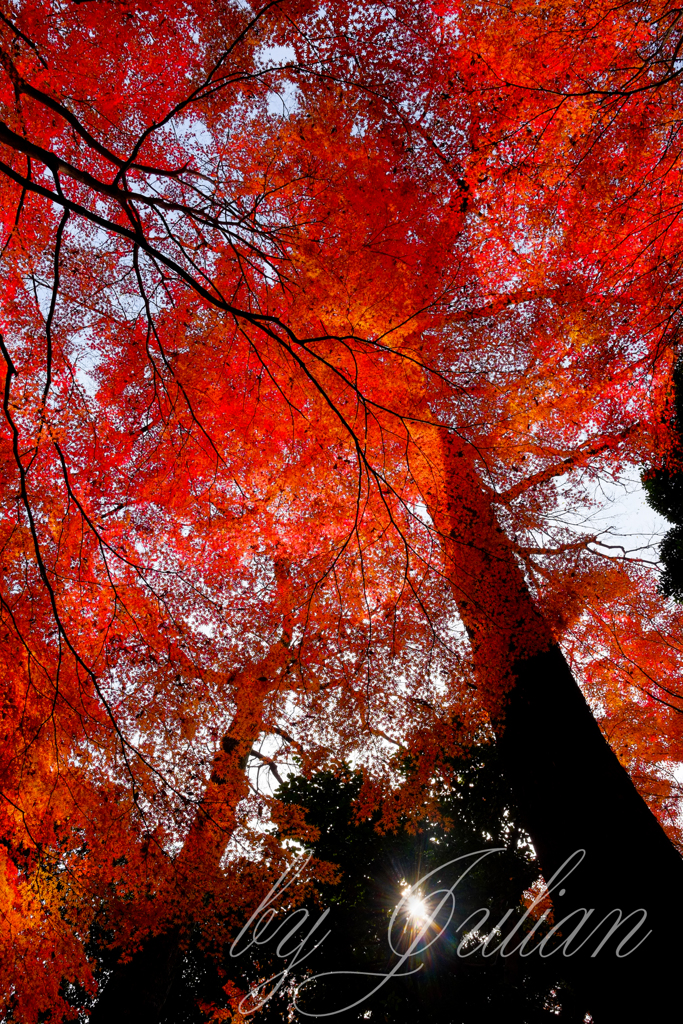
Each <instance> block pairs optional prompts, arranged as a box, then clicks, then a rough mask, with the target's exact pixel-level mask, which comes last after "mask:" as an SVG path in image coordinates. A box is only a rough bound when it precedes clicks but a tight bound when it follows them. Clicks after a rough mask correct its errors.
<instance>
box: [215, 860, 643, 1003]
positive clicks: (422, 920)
mask: <svg viewBox="0 0 683 1024" xmlns="http://www.w3.org/2000/svg"><path fill="white" fill-rule="evenodd" d="M504 849H505V848H504V847H493V848H491V849H487V850H475V851H474V852H473V853H467V854H463V855H462V856H460V857H455V858H454V859H453V860H449V861H446V863H445V864H441V865H439V867H437V868H434V869H433V870H432V871H430V872H429V873H428V874H426V875H424V876H423V877H422V878H420V879H418V881H417V882H415V884H414V885H413V886H411V887H410V888H409V889H408V890H406V891H405V892H404V893H403V896H402V899H401V900H400V902H399V903H398V905H397V906H396V908H395V910H394V912H393V914H392V915H391V919H390V921H389V925H388V928H387V941H388V944H389V949H390V950H391V952H392V953H393V954H395V956H396V957H397V961H396V963H395V964H394V966H393V967H392V968H391V970H389V971H387V972H385V973H371V972H360V971H325V972H323V973H320V974H315V975H313V976H309V977H307V978H305V979H304V980H303V981H302V982H301V983H300V984H299V985H298V986H297V988H296V990H295V993H294V1003H293V1008H294V1009H296V1010H297V1012H298V1013H300V1014H301V1015H302V1016H304V1017H332V1016H335V1015H336V1014H339V1013H344V1012H345V1011H347V1010H351V1009H353V1008H354V1007H356V1006H359V1005H361V1004H362V1003H364V1002H366V1000H367V999H369V998H370V996H372V995H374V993H375V992H377V991H379V989H380V988H382V987H383V986H384V985H386V983H387V982H388V981H389V980H390V979H391V978H394V977H406V976H407V975H410V974H415V973H416V972H417V971H419V970H421V969H422V966H423V965H422V963H420V964H418V965H417V966H416V967H407V968H406V966H405V965H406V964H407V961H408V960H409V959H410V958H411V957H415V956H417V955H419V954H421V953H424V952H425V951H426V950H427V949H429V948H430V946H433V945H434V944H435V943H436V942H438V941H439V939H440V938H441V936H442V935H443V933H444V932H445V931H446V929H447V928H448V926H449V924H450V922H451V920H452V918H453V915H454V913H455V910H456V896H455V893H456V890H457V888H458V886H459V885H460V883H461V882H462V880H463V879H464V878H465V877H466V876H467V875H468V874H469V872H470V871H472V869H473V868H475V867H476V866H477V864H479V863H480V862H481V861H482V860H484V859H485V858H486V857H490V856H492V855H493V854H495V853H502V852H504ZM585 856H586V851H585V850H576V851H575V853H573V854H572V855H571V856H570V857H568V858H567V859H566V860H565V862H564V863H563V864H562V865H561V867H560V868H558V870H557V871H556V872H555V874H554V875H553V876H552V878H551V879H550V881H549V882H548V884H547V886H546V890H545V892H543V893H540V894H539V895H538V896H537V898H536V899H535V900H534V902H533V903H531V904H530V905H529V906H527V908H526V911H525V913H524V915H522V916H521V917H520V918H519V920H518V921H517V923H516V924H515V925H514V926H513V927H512V928H511V929H510V931H509V932H508V933H507V934H506V935H505V936H503V931H502V929H503V926H504V925H505V923H506V921H507V920H508V919H509V918H510V917H511V916H512V915H513V914H515V913H516V910H515V909H510V910H507V911H506V912H505V914H504V915H503V917H502V918H501V919H500V920H499V921H498V922H497V923H496V924H495V925H493V926H492V927H491V926H490V925H489V918H490V911H489V910H487V909H486V908H485V907H482V908H480V909H479V910H475V911H473V913H471V914H470V915H469V916H468V917H467V918H466V919H465V920H464V921H463V922H462V923H461V924H460V925H458V927H457V928H456V929H455V931H456V932H462V938H461V940H460V942H459V945H458V947H457V950H456V955H457V956H458V957H461V958H465V957H471V956H474V955H475V954H479V955H480V956H483V957H491V956H494V955H495V956H501V957H509V956H513V955H515V954H516V955H519V956H531V955H532V954H534V953H537V954H538V955H539V956H541V957H549V956H554V955H556V954H557V953H559V952H561V953H562V955H563V956H565V957H571V956H574V955H575V954H576V953H578V952H579V950H581V949H583V948H584V947H586V946H587V944H588V943H589V942H590V940H591V939H592V938H593V937H594V936H596V934H598V933H600V932H601V930H602V929H603V928H604V926H606V925H607V926H608V928H607V931H606V933H605V934H603V935H602V937H601V938H600V939H599V941H597V940H596V943H595V948H594V949H593V950H592V952H591V953H590V956H591V957H595V956H597V955H598V954H599V953H600V952H601V950H603V949H604V948H605V946H606V944H607V943H608V942H609V940H610V939H611V938H612V937H613V936H615V937H616V934H617V931H619V929H621V928H622V925H626V926H628V924H629V922H631V921H632V919H633V918H636V919H637V920H636V923H635V924H632V926H631V927H630V928H629V930H628V931H627V932H626V934H623V931H622V932H621V934H620V935H619V941H618V943H617V946H616V950H615V953H616V956H617V957H620V958H623V957H626V956H629V955H630V954H631V953H633V952H635V950H636V949H638V947H639V946H641V945H642V944H643V942H645V940H646V939H647V938H648V936H649V935H650V934H651V931H648V932H647V933H646V934H645V935H639V936H638V937H637V938H638V941H635V938H636V933H637V932H639V931H640V929H641V928H642V927H643V926H644V925H645V922H646V919H647V911H646V910H644V909H643V908H639V909H637V910H633V911H631V913H629V914H626V915H624V914H623V913H622V911H621V910H619V909H614V910H611V911H609V912H608V913H607V914H606V915H605V916H604V917H602V918H601V919H600V920H599V921H598V922H597V924H596V923H595V921H594V920H593V921H590V919H591V918H592V917H593V915H594V913H595V910H593V909H589V908H583V907H582V908H578V909H576V910H573V911H572V912H571V913H569V914H567V915H566V917H563V918H562V919H561V920H560V921H557V922H555V923H553V925H552V927H551V928H550V929H549V930H548V931H547V933H546V934H545V935H544V936H543V938H542V939H541V940H540V942H538V943H535V942H534V940H535V935H536V932H537V931H538V929H539V928H540V927H541V925H542V924H543V923H544V922H545V921H546V919H547V918H548V916H549V914H550V913H551V911H550V910H546V911H544V912H543V913H542V914H540V915H539V916H538V917H537V919H536V920H535V921H534V924H533V925H532V926H531V928H529V929H528V930H524V928H525V923H527V922H528V921H529V919H530V918H532V919H533V918H534V917H535V914H534V910H535V908H536V906H537V905H538V903H539V902H540V901H541V900H543V899H544V898H545V897H546V895H547V894H548V893H551V892H553V891H557V895H558V896H563V895H564V893H565V892H566V890H565V889H564V888H560V887H561V886H562V883H563V882H565V881H566V879H567V878H568V877H569V875H571V873H572V872H573V871H574V870H575V869H576V868H577V867H578V866H579V864H580V863H581V861H582V860H583V859H584V857H585ZM310 858H311V854H310V853H307V854H305V855H304V856H303V857H301V858H300V859H299V860H298V861H296V862H295V863H294V864H292V865H290V866H289V867H288V868H287V869H286V870H285V871H284V872H283V873H282V875H281V876H280V878H279V879H278V880H277V882H276V883H275V884H274V885H273V887H272V888H271V889H270V891H269V893H268V895H267V896H266V897H265V898H264V899H263V900H262V901H261V903H260V904H259V906H258V907H257V908H256V910H255V911H254V913H253V914H252V915H251V917H250V918H249V920H248V921H247V923H246V924H245V926H244V927H243V928H242V930H241V931H240V933H239V935H238V936H237V938H236V939H235V941H234V942H233V944H232V946H231V947H230V956H231V957H240V956H243V955H244V954H245V953H246V952H248V950H249V949H251V948H252V947H257V946H265V945H266V944H268V945H270V944H271V943H276V945H275V955H276V956H277V957H278V959H281V960H283V961H284V966H283V969H282V970H281V971H278V972H277V973H276V974H274V975H272V976H271V977H270V978H267V979H266V980H265V981H262V982H260V983H259V984H258V985H257V986H255V987H253V988H252V989H251V990H250V991H249V993H248V994H247V995H246V996H245V997H244V998H243V999H242V1001H241V1003H240V1005H239V1012H240V1013H241V1014H243V1015H248V1014H251V1013H255V1012H256V1011H257V1010H259V1009H260V1008H261V1007H262V1006H264V1005H265V1003H267V1002H268V1000H269V999H271V998H272V997H273V996H274V995H275V994H276V992H278V991H279V990H280V989H281V987H282V986H283V985H284V984H285V982H286V981H287V979H288V977H289V976H290V975H291V974H292V971H293V970H294V968H295V967H297V966H298V965H299V964H301V963H302V962H303V961H304V960H306V959H307V958H308V957H309V956H310V955H311V954H312V953H313V952H314V951H315V950H316V949H318V948H319V946H321V945H322V943H323V942H324V941H325V939H326V938H327V936H328V935H329V934H330V931H329V930H328V931H326V932H325V933H324V934H323V935H321V934H320V932H321V928H322V925H323V924H324V922H325V921H326V920H327V918H328V916H329V913H330V911H329V909H327V910H324V911H323V912H322V913H321V914H320V916H319V917H318V918H317V920H316V921H314V922H313V923H312V925H311V926H310V927H309V928H308V930H307V931H304V930H303V929H304V926H308V923H309V921H310V918H311V914H310V913H309V911H308V910H306V909H305V908H303V907H302V908H299V909H297V910H293V911H291V912H290V913H289V914H288V915H287V916H286V917H285V918H284V919H282V920H280V921H276V918H277V916H278V909H277V908H276V906H275V904H276V902H277V901H278V900H279V899H280V898H281V897H282V895H283V893H284V892H285V891H286V890H287V889H288V888H289V887H290V886H291V885H292V883H293V882H294V881H295V880H296V878H297V877H298V876H299V875H300V874H301V871H302V870H303V869H304V867H305V866H306V865H307V864H308V861H309V860H310ZM456 864H457V865H459V866H460V868H459V869H460V874H459V875H458V877H457V878H456V880H455V881H454V882H453V884H452V885H450V886H448V887H446V888H443V887H441V888H436V889H434V890H432V891H431V892H427V886H428V883H429V882H430V881H432V880H433V879H434V876H435V875H439V876H441V875H443V873H444V871H445V869H447V868H452V867H453V865H456ZM463 869H464V870H463ZM418 895H419V898H420V902H421V905H422V906H423V907H424V912H423V913H422V914H421V915H420V917H419V920H418V921H417V922H416V923H415V927H414V928H413V929H412V930H411V932H410V936H409V937H410V941H409V943H408V945H407V946H406V948H405V949H401V948H399V947H400V943H399V942H397V941H396V929H397V923H398V922H399V921H401V920H403V919H404V918H405V916H406V911H407V909H408V907H409V906H410V903H411V901H412V900H414V899H415V898H416V897H417V896H418ZM612 918H614V920H612ZM589 921H590V925H589ZM271 925H273V927H272V928H271ZM485 926H487V927H489V930H488V931H487V933H486V934H482V929H483V928H484V927H485ZM586 926H588V930H587V931H584V929H585V928H586ZM401 931H402V934H403V932H404V929H401ZM520 933H521V935H520ZM558 936H561V938H562V941H561V942H559V943H558V942H555V941H554V940H555V939H556V937H558ZM631 940H634V942H632V943H631V945H630V947H629V942H630V941H631ZM589 948H590V947H589ZM349 976H354V977H364V978H368V979H369V987H368V991H367V992H365V993H364V995H363V996H362V997H361V998H360V999H356V1000H355V1001H354V1002H352V1003H345V1004H344V1005H343V1006H339V1007H337V1008H336V1009H334V1010H328V1011H327V1012H325V1013H311V1012H309V1011H306V1010H304V1009H302V1007H301V1006H300V1005H299V997H300V995H301V992H302V990H303V989H304V988H306V987H307V986H308V985H311V984H313V982H316V981H320V980H321V979H322V978H339V979H342V978H348V977H349ZM342 991H343V990H342Z"/></svg>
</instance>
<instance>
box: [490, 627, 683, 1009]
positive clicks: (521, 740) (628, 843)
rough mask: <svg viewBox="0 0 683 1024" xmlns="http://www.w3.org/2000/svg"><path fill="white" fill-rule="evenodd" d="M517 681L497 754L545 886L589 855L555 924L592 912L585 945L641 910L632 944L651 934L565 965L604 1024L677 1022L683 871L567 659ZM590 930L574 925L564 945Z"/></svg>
mask: <svg viewBox="0 0 683 1024" xmlns="http://www.w3.org/2000/svg"><path fill="white" fill-rule="evenodd" d="M516 677H517V683H516V686H515V687H514V689H513V691H512V692H511V694H510V697H509V703H508V707H507V714H506V718H505V727H504V729H503V730H502V732H501V735H500V738H499V747H500V751H501V755H502V758H503V764H504V768H505V772H506V775H507V777H508V779H509V780H510V783H511V785H512V788H513V792H514V794H515V798H516V800H517V804H518V806H519V809H520V814H521V816H522V821H523V823H524V825H525V827H526V829H527V831H528V832H529V834H530V835H531V837H532V841H533V843H534V846H535V848H536V852H537V854H538V858H539V861H540V863H541V866H542V870H543V873H544V877H545V878H546V880H548V879H550V878H551V877H552V875H553V874H554V873H555V872H556V871H558V869H559V868H560V867H561V865H562V864H563V862H564V861H565V860H566V858H567V857H569V856H570V855H571V854H572V853H574V852H575V851H577V850H580V849H582V850H585V851H586V856H585V859H584V860H583V861H582V862H581V864H580V865H579V866H578V867H577V868H576V869H575V870H574V871H572V872H571V874H570V875H569V876H568V877H567V879H566V881H565V882H564V883H563V884H562V885H561V886H558V887H557V888H556V891H555V893H554V894H553V897H552V899H553V905H554V914H555V921H556V922H559V921H560V920H561V919H562V918H565V917H566V915H568V914H570V913H571V912H572V910H576V909H577V908H579V907H585V908H588V909H590V908H595V913H594V914H593V916H592V918H590V919H589V921H587V922H586V924H585V925H584V927H583V929H582V931H581V932H580V933H579V936H583V937H587V936H588V935H589V934H590V932H591V931H592V929H593V928H594V927H595V926H596V924H597V923H598V922H599V921H601V920H602V919H604V917H605V916H606V915H607V914H609V913H610V911H613V910H615V909H619V910H621V911H622V913H623V914H624V916H625V915H627V914H629V913H631V912H632V911H634V910H637V909H638V908H641V907H642V908H645V910H646V911H647V921H646V923H645V925H644V926H643V927H641V929H640V930H639V931H638V932H637V933H636V934H635V935H634V937H633V940H632V943H633V944H635V943H637V941H638V939H639V938H640V937H643V936H644V935H645V934H646V933H647V932H648V931H650V929H651V931H652V934H651V935H650V936H649V938H647V940H646V941H645V942H644V943H643V945H642V946H640V947H639V948H638V949H635V951H634V952H632V953H631V954H630V955H628V956H625V957H623V958H619V957H617V955H616V949H617V946H618V944H619V942H620V940H621V939H623V938H625V936H626V935H627V933H628V931H629V930H630V927H632V925H633V924H635V923H637V918H634V919H633V921H632V924H631V925H626V924H622V925H621V926H620V928H619V931H618V932H617V933H616V934H615V937H613V938H612V939H611V940H610V941H609V942H608V943H607V944H606V945H605V947H604V948H603V949H602V950H601V951H600V952H599V953H597V955H596V956H591V954H592V953H593V952H594V951H595V950H596V948H597V946H598V944H599V939H600V938H601V937H602V936H603V935H606V933H607V931H608V928H607V927H605V928H604V929H603V930H602V932H600V933H596V938H595V940H591V941H588V942H587V944H586V946H585V950H584V951H580V952H578V953H577V954H576V955H575V956H573V957H570V958H564V957H563V955H562V953H559V954H556V955H557V957H558V958H561V959H562V961H563V963H562V968H563V969H564V967H565V966H567V965H568V966H569V967H570V972H571V974H572V976H573V978H574V980H575V982H576V984H577V987H578V988H579V989H580V990H581V991H583V992H584V993H585V995H586V998H587V1000H588V1004H589V1006H590V1009H591V1012H592V1014H593V1016H594V1019H595V1021H596V1024H603V1022H604V1024H611V1022H615V1024H617V1022H618V1024H628V1022H631V1021H632V1022H634V1024H636V1022H638V1024H642V1022H643V1021H646V1020H653V1021H654V1020H665V1019H668V1018H669V1014H670V1010H669V1007H670V1006H671V999H672V996H674V997H675V993H674V992H673V985H674V982H675V979H676V977H677V976H678V975H679V974H680V964H681V957H682V954H683V942H682V939H681V931H680V925H679V922H680V920H681V917H680V912H681V910H683V860H682V859H681V857H680V856H679V854H678V852H677V850H676V849H675V848H674V846H673V845H672V843H671V842H670V841H669V839H668V837H667V836H666V834H665V832H664V831H663V830H662V828H661V826H660V825H659V822H658V821H657V820H656V818H655V816H654V815H653V814H652V812H651V811H650V809H649V808H648V806H647V805H646V804H645V802H644V801H643V799H642V798H641V797H640V795H639V794H638V793H637V791H636V789H635V787H634V786H633V783H632V782H631V779H630V778H629V776H628V774H627V772H626V771H625V770H624V769H623V768H622V766H621V764H620V763H619V761H618V760H617V757H616V756H615V754H614V753H613V752H612V750H611V749H610V747H609V746H608V744H607V742H606V741H605V739H604V737H603V736H602V733H601V732H600V729H599V728H598V725H597V723H596V722H595V719H594V718H593V715H592V714H591V711H590V709H589V707H588V705H587V704H586V701H585V700H584V697H583V695H582V693H581V691H580V690H579V687H578V686H577V684H576V682H575V681H574V679H573V677H572V675H571V672H570V670H569V668H568V666H567V664H566V662H565V660H564V658H563V656H562V653H561V651H560V650H559V649H558V648H557V647H553V648H552V649H551V650H549V651H547V652H545V653H542V654H538V655H536V656H535V657H534V658H532V659H529V660H528V661H526V662H525V663H522V664H520V665H518V666H516ZM562 888H564V889H565V890H566V892H565V895H564V896H559V895H558V892H559V891H561V889H562ZM581 920H582V915H577V917H575V918H574V919H573V922H569V923H568V925H567V927H566V928H564V929H562V931H563V937H564V936H568V935H569V934H570V932H571V931H572V930H573V928H574V927H576V925H577V924H578V923H580V921H581ZM611 921H612V922H614V921H615V917H614V916H613V917H612V919H611ZM577 941H580V939H577ZM632 943H628V944H627V945H626V946H625V947H624V948H623V949H622V953H624V952H626V951H627V950H628V949H630V948H631V945H632ZM570 949H571V947H570Z"/></svg>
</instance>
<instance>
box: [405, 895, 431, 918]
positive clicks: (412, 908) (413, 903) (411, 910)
mask: <svg viewBox="0 0 683 1024" xmlns="http://www.w3.org/2000/svg"><path fill="white" fill-rule="evenodd" d="M407 907H408V916H409V917H410V918H412V920H413V921H425V920H426V919H427V917H428V914H427V905H426V904H425V901H424V900H422V899H420V897H419V896H410V897H409V899H408V902H407Z"/></svg>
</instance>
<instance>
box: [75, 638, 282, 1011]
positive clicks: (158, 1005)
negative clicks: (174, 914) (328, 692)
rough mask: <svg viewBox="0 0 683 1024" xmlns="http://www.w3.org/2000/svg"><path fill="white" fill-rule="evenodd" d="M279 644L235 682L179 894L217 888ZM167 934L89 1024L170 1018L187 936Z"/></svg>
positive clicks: (127, 971)
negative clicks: (232, 707) (171, 995)
mask: <svg viewBox="0 0 683 1024" xmlns="http://www.w3.org/2000/svg"><path fill="white" fill-rule="evenodd" d="M288 656H289V655H288V652H287V649H286V648H285V647H284V646H283V645H281V644H276V645H274V647H273V648H272V649H271V651H270V653H269V654H268V655H267V656H266V658H264V659H263V660H262V661H260V662H258V663H256V664H255V665H253V666H250V667H249V668H248V669H247V670H245V671H244V672H243V673H241V675H240V677H239V679H238V680H236V687H235V702H236V710H235V714H234V716H233V719H232V722H231V723H230V728H229V729H228V731H227V733H226V734H225V735H224V736H223V738H222V740H221V744H220V747H219V749H218V751H217V752H216V755H215V757H214V760H213V764H212V770H211V776H210V778H209V781H208V783H207V786H206V790H205V791H204V794H203V796H202V800H201V802H200V804H199V806H198V808H197V812H196V814H195V817H194V819H193V821H192V824H191V826H190V830H189V832H188V834H187V837H186V839H185V842H184V844H183V847H182V849H181V851H180V853H179V854H178V856H177V857H176V859H175V861H174V865H173V867H174V878H175V883H174V885H175V889H176V890H177V892H179V893H188V894H191V893H193V892H197V893H198V898H199V899H201V895H202V891H203V889H205V888H208V887H209V885H210V884H211V883H212V882H214V881H215V880H216V878H217V876H218V875H219V873H220V863H221V859H222V857H223V854H224V853H225V850H226V847H227V845H228V843H229V841H230V838H231V836H232V834H233V832H234V830H235V827H236V824H237V809H238V805H239V802H240V800H242V799H243V798H244V797H245V796H246V795H247V792H248V780H247V776H246V765H247V759H248V756H249V751H250V750H251V748H252V747H253V746H254V744H255V743H256V741H257V740H258V736H259V734H260V732H261V731H262V729H263V711H264V702H265V700H266V698H267V696H268V694H269V693H271V692H272V691H273V690H274V689H275V688H276V686H277V682H278V673H279V670H280V669H282V667H283V664H284V662H285V661H286V659H287V657H288ZM159 924H160V925H161V927H162V929H163V930H162V931H161V932H160V933H159V934H156V935H151V936H149V937H148V938H147V939H146V940H145V941H144V942H143V944H142V946H141V948H140V949H139V950H138V951H137V952H135V953H134V954H133V956H132V958H131V959H130V960H129V961H128V962H127V963H119V964H117V966H116V967H115V969H114V971H113V972H112V974H111V976H110V977H109V979H108V981H107V983H106V985H105V986H104V989H103V991H102V993H101V995H100V996H99V998H98V1001H97V1004H96V1006H95V1008H94V1010H93V1012H92V1015H91V1017H90V1020H91V1022H92V1024H122V1022H123V1021H125V1022H126V1024H155V1022H157V1021H160V1020H163V1019H164V1017H165V1010H166V1004H167V1001H168V996H169V993H170V992H171V988H172V985H173V982H174V980H175V977H176V973H177V969H178V967H179V966H180V963H181V960H182V942H183V933H182V930H181V929H180V928H178V927H174V926H166V927H165V928H164V922H159Z"/></svg>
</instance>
